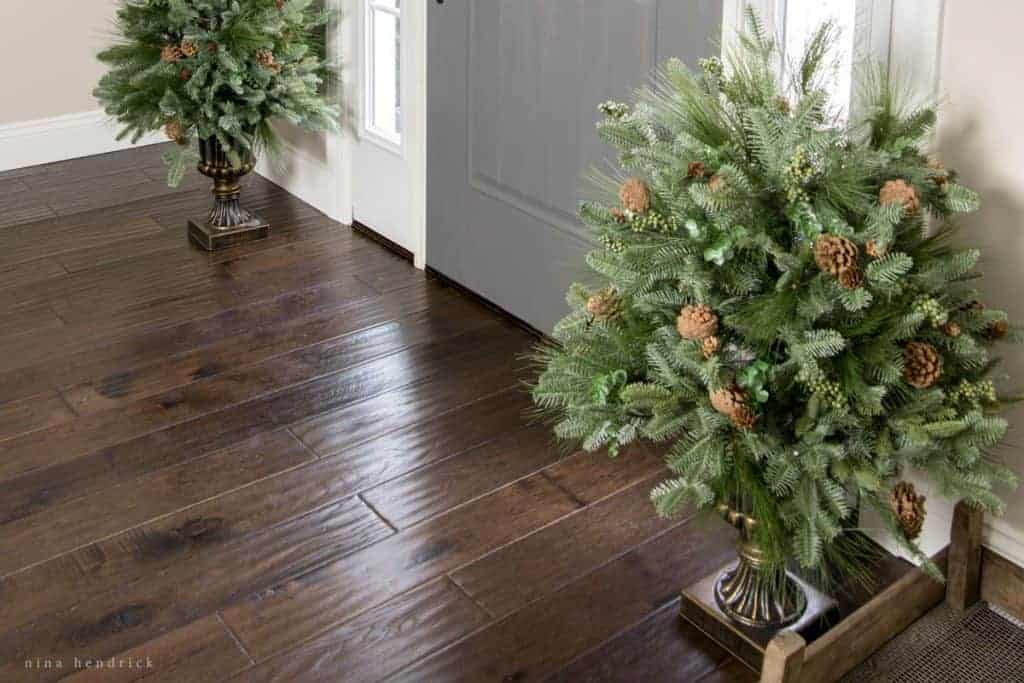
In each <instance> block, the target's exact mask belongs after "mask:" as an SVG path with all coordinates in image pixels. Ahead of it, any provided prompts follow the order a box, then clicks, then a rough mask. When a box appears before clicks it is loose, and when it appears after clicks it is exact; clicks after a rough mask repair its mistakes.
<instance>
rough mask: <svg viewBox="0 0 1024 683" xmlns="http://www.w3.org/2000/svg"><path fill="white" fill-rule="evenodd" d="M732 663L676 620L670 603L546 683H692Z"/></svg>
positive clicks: (674, 606)
mask: <svg viewBox="0 0 1024 683" xmlns="http://www.w3.org/2000/svg"><path fill="white" fill-rule="evenodd" d="M730 658H731V655H729V653H728V652H726V651H725V650H723V649H722V648H720V647H719V646H718V645H716V644H715V643H714V642H712V641H711V640H709V639H708V638H707V637H706V636H705V635H703V634H702V633H701V632H700V631H698V630H697V629H696V628H694V627H693V626H692V625H690V624H689V623H687V622H686V621H683V620H682V619H681V618H680V617H679V603H678V602H671V603H669V604H667V605H665V606H664V607H662V608H661V609H659V610H657V611H656V612H654V613H653V614H652V615H651V616H650V617H648V618H647V619H645V620H644V621H642V622H641V623H639V624H637V625H636V626H634V627H632V628H629V629H627V630H625V631H623V632H621V633H619V634H617V635H616V636H615V637H614V638H612V639H611V640H609V641H607V642H605V643H604V644H603V645H601V646H600V647H598V648H596V649H594V650H591V651H590V652H587V653H586V654H584V655H583V656H582V657H580V658H579V659H577V660H576V661H574V662H572V663H571V664H569V665H568V666H567V667H565V668H564V669H562V670H561V671H559V672H558V673H557V674H555V675H554V676H552V677H551V678H549V679H548V681H549V682H550V683H619V682H620V681H696V680H698V679H699V680H704V679H703V678H702V677H703V676H707V675H708V674H711V673H712V672H713V671H715V670H716V669H717V668H718V667H719V666H721V665H722V664H724V663H725V662H726V661H728V660H729V659H730Z"/></svg>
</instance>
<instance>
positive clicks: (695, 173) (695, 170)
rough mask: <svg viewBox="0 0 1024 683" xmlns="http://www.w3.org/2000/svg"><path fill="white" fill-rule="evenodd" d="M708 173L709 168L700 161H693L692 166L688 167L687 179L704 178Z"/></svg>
mask: <svg viewBox="0 0 1024 683" xmlns="http://www.w3.org/2000/svg"><path fill="white" fill-rule="evenodd" d="M706 172H707V168H706V167H705V166H704V164H703V163H702V162H700V161H691V162H690V165H689V166H687V167H686V177H687V178H703V177H704V174H705V173H706Z"/></svg>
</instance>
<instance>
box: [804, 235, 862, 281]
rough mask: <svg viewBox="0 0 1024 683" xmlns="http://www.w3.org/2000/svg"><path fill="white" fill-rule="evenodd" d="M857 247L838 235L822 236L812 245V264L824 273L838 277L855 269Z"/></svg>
mask: <svg viewBox="0 0 1024 683" xmlns="http://www.w3.org/2000/svg"><path fill="white" fill-rule="evenodd" d="M857 256H858V250H857V245H856V244H854V243H853V242H851V241H850V240H848V239H846V238H845V237H840V236H839V235H827V234H826V235H822V236H821V237H819V238H818V239H817V241H815V243H814V262H815V263H817V264H818V267H819V268H821V269H822V270H823V271H825V272H826V273H831V274H832V275H835V276H837V277H838V276H839V274H840V273H842V272H843V271H844V270H856V269H857Z"/></svg>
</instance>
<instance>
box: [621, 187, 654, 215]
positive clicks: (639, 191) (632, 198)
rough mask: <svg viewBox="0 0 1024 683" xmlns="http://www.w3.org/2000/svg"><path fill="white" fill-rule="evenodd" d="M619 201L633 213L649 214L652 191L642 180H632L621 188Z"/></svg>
mask: <svg viewBox="0 0 1024 683" xmlns="http://www.w3.org/2000/svg"><path fill="white" fill-rule="evenodd" d="M619 200H620V201H621V202H622V206H623V207H624V208H625V209H627V210H629V211H632V212H633V213H647V210H648V209H650V208H651V191H650V190H649V189H648V188H647V183H645V182H644V181H643V180H641V179H640V178H630V179H629V180H627V181H626V182H624V183H622V187H620V188H619Z"/></svg>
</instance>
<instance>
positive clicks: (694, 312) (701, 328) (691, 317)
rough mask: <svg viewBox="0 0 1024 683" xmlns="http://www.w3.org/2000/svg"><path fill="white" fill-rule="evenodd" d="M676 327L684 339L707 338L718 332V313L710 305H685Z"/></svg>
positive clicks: (680, 312)
mask: <svg viewBox="0 0 1024 683" xmlns="http://www.w3.org/2000/svg"><path fill="white" fill-rule="evenodd" d="M676 329H677V330H679V336H680V337H682V338H683V339H692V340H694V341H697V340H700V339H706V338H707V337H710V336H713V335H714V334H715V333H716V332H718V315H717V314H716V313H715V312H714V311H713V310H711V307H710V306H704V305H703V304H701V305H699V306H684V307H683V309H682V310H681V311H679V317H678V318H676Z"/></svg>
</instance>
